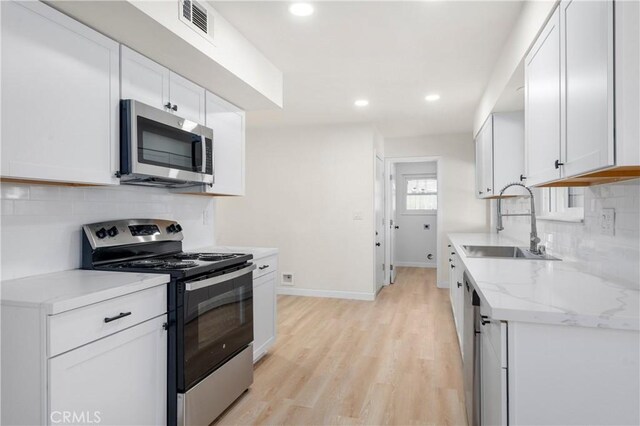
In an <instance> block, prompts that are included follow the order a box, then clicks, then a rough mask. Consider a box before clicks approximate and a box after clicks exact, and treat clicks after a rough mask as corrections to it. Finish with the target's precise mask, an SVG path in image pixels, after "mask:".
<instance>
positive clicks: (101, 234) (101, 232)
mask: <svg viewBox="0 0 640 426" xmlns="http://www.w3.org/2000/svg"><path fill="white" fill-rule="evenodd" d="M106 236H107V230H106V229H104V228H100V229H98V230H97V231H96V237H98V238H100V239H103V238H104V237H106Z"/></svg>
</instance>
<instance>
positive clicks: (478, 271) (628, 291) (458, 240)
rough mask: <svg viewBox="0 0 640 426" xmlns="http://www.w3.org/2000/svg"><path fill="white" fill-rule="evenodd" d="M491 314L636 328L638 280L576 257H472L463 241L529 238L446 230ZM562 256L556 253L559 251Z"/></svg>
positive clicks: (639, 319)
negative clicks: (606, 273) (608, 273)
mask: <svg viewBox="0 0 640 426" xmlns="http://www.w3.org/2000/svg"><path fill="white" fill-rule="evenodd" d="M448 237H449V239H450V241H451V243H452V244H453V245H454V247H455V250H456V252H457V253H458V255H459V257H460V260H461V261H462V263H463V264H464V266H465V269H466V270H467V273H468V274H469V275H470V276H471V279H472V281H473V283H474V285H475V287H476V290H477V291H478V293H479V296H480V299H481V302H482V305H483V306H482V308H481V309H482V313H483V314H487V315H489V316H490V317H491V318H493V319H497V320H503V321H520V322H532V323H546V324H559V325H573V326H583V327H601V328H615V329H622V330H636V331H638V330H640V313H639V311H640V309H639V305H640V285H636V286H633V285H632V284H627V283H623V282H617V281H615V280H609V279H606V278H601V277H597V276H594V275H591V274H588V273H586V272H584V271H583V270H584V268H583V267H581V264H580V263H579V262H574V261H565V260H563V261H544V260H515V259H495V258H470V257H467V256H466V253H465V251H464V249H463V248H462V246H463V245H486V246H498V245H508V246H514V245H515V246H518V247H528V243H526V242H523V241H518V240H514V239H512V238H508V237H504V236H501V235H498V234H449V235H448ZM558 257H560V256H558Z"/></svg>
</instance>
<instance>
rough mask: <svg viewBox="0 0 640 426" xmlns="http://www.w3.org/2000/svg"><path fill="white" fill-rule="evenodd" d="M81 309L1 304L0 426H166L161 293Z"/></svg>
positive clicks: (136, 294) (154, 290) (148, 291)
mask: <svg viewBox="0 0 640 426" xmlns="http://www.w3.org/2000/svg"><path fill="white" fill-rule="evenodd" d="M114 274H116V275H118V274H120V273H114ZM88 285H90V283H88ZM45 303H47V302H45ZM83 303H87V304H85V305H83V306H78V307H75V308H73V309H70V310H67V311H63V312H60V313H55V314H47V313H46V312H48V309H49V308H48V307H46V306H42V305H41V306H27V305H25V306H18V305H12V304H10V303H4V301H3V304H2V322H1V325H2V364H1V368H2V418H1V423H2V424H11V425H23V424H24V425H33V424H42V425H47V424H106V425H133V424H135V425H160V424H166V411H167V382H166V379H167V352H168V351H167V331H166V329H165V327H166V321H167V285H166V284H161V285H156V286H154V287H151V288H147V289H144V290H139V291H135V292H132V293H128V294H124V295H121V296H118V297H113V298H110V299H108V300H103V301H98V302H96V300H95V299H94V300H91V301H88V302H83ZM56 330H57V331H56Z"/></svg>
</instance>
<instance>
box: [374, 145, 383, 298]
mask: <svg viewBox="0 0 640 426" xmlns="http://www.w3.org/2000/svg"><path fill="white" fill-rule="evenodd" d="M374 195H375V220H376V223H375V233H376V235H375V244H376V247H375V251H376V252H375V253H376V274H375V275H376V276H375V279H376V292H378V290H380V289H381V288H382V286H383V285H384V276H385V266H384V162H383V161H382V159H380V158H378V157H376V183H375V194H374Z"/></svg>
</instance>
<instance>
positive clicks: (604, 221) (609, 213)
mask: <svg viewBox="0 0 640 426" xmlns="http://www.w3.org/2000/svg"><path fill="white" fill-rule="evenodd" d="M615 225H616V211H615V209H602V212H601V213H600V233H601V234H602V235H613V234H614V233H615Z"/></svg>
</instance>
